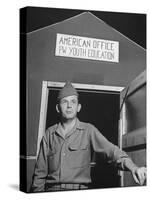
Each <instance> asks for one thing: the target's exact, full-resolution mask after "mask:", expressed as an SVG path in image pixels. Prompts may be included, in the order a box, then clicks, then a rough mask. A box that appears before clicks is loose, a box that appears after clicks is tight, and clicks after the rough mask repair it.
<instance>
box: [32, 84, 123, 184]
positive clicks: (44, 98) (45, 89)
mask: <svg viewBox="0 0 150 200" xmlns="http://www.w3.org/2000/svg"><path fill="white" fill-rule="evenodd" d="M64 84H65V82H52V81H43V82H42V93H41V107H40V117H39V127H38V139H37V152H36V158H37V156H38V152H39V148H40V142H41V139H42V136H43V133H44V132H45V127H46V116H47V106H48V96H49V90H50V88H52V89H60V88H62V87H63V86H64ZM72 85H73V86H74V87H75V88H76V89H78V90H86V91H95V92H98V93H99V92H100V93H106V92H107V93H111V94H112V93H114V94H121V93H122V91H123V90H124V87H118V86H106V85H93V84H81V83H72ZM118 126H119V127H118V128H119V129H118V146H119V148H121V149H122V133H123V124H122V120H120V121H119V122H118ZM118 175H120V176H121V177H120V178H121V179H122V174H121V173H120V171H119V173H118ZM121 183H122V181H121ZM120 186H122V185H121V184H120Z"/></svg>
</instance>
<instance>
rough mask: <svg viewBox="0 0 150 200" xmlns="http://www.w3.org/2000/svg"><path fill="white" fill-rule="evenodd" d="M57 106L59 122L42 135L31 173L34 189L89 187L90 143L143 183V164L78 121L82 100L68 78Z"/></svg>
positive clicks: (95, 130)
mask: <svg viewBox="0 0 150 200" xmlns="http://www.w3.org/2000/svg"><path fill="white" fill-rule="evenodd" d="M56 110H57V112H58V113H59V115H60V123H58V124H55V125H53V126H51V127H49V128H48V129H47V131H46V133H45V134H44V136H43V138H42V141H41V146H40V151H39V155H38V158H37V163H36V166H35V172H34V176H33V184H32V191H33V192H36V191H58V190H75V189H77V190H78V189H87V188H89V185H90V183H91V177H90V170H91V168H90V162H91V147H92V149H93V150H94V151H95V152H97V153H100V154H103V155H104V156H105V158H106V160H107V162H108V163H113V164H114V165H115V166H116V167H117V168H118V169H121V170H128V171H130V172H131V174H132V176H133V178H134V180H135V182H136V183H138V184H140V185H143V183H144V181H145V177H146V168H145V167H140V168H139V167H137V166H136V165H135V164H134V163H133V162H132V160H131V159H130V158H129V157H128V155H127V154H126V153H125V152H124V151H121V150H120V149H119V148H118V147H117V146H115V145H114V144H112V143H111V142H109V141H108V140H107V139H106V138H105V137H104V136H103V135H102V134H101V133H100V131H99V130H98V129H97V128H96V127H94V126H93V125H92V124H90V123H84V122H81V121H79V119H78V118H77V113H78V112H80V110H81V104H80V103H79V101H78V93H77V91H76V89H75V88H74V87H73V85H72V84H71V83H70V82H67V83H66V84H65V86H64V87H63V88H62V89H61V90H60V91H59V94H58V102H57V105H56Z"/></svg>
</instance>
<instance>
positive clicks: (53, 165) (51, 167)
mask: <svg viewBox="0 0 150 200" xmlns="http://www.w3.org/2000/svg"><path fill="white" fill-rule="evenodd" d="M47 162H48V173H52V172H54V171H56V170H57V166H58V162H57V154H56V150H55V149H53V150H50V151H49V153H48V155H47Z"/></svg>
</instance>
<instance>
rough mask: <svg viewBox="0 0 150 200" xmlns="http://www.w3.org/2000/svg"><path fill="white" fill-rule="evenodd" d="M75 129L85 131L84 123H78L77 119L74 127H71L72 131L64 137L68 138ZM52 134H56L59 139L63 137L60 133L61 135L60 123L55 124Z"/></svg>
mask: <svg viewBox="0 0 150 200" xmlns="http://www.w3.org/2000/svg"><path fill="white" fill-rule="evenodd" d="M76 129H78V130H83V129H85V125H84V123H83V122H81V121H79V119H78V118H77V120H76V124H75V126H74V127H73V129H72V130H71V131H70V132H69V133H68V134H66V136H70V135H71V134H72V133H73V132H74V131H75V130H76ZM54 132H57V133H58V134H59V135H60V136H61V137H63V138H64V136H63V135H62V133H61V123H58V124H56V126H55V127H54V131H53V133H54Z"/></svg>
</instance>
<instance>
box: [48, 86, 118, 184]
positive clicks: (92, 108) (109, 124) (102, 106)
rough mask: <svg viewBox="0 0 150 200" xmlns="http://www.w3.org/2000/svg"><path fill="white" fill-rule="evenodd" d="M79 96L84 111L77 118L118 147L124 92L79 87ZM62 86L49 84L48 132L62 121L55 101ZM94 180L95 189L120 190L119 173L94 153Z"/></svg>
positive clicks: (92, 170)
mask: <svg viewBox="0 0 150 200" xmlns="http://www.w3.org/2000/svg"><path fill="white" fill-rule="evenodd" d="M76 86H77V87H76V89H77V91H78V93H79V101H80V103H81V104H82V109H81V111H80V113H79V114H78V118H79V120H80V121H83V122H88V123H92V124H93V125H95V126H96V127H97V128H98V129H99V130H100V132H101V133H102V134H103V135H104V136H105V137H106V138H107V139H108V140H109V141H111V142H112V143H114V144H115V145H119V139H118V138H120V137H119V134H120V133H119V132H118V126H119V117H120V91H119V90H122V88H119V89H118V88H117V91H116V88H111V87H109V86H108V87H104V86H101V87H100V86H99V87H94V88H93V86H92V87H90V86H88V87H87V85H86V87H84V86H85V85H83V84H76ZM60 88H61V87H60V85H59V84H58V85H57V84H52V83H48V94H47V106H46V107H47V110H46V117H45V119H46V121H45V130H46V129H47V128H48V127H49V126H51V125H54V124H55V123H58V121H59V117H58V115H57V113H56V109H55V108H56V99H57V94H58V91H59V89H60ZM91 157H92V162H91V177H92V188H110V187H119V186H120V176H119V175H118V170H116V169H115V168H114V167H113V166H109V165H108V163H106V162H105V160H104V158H102V157H101V156H99V155H98V154H96V153H95V152H93V153H92V155H91Z"/></svg>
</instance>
